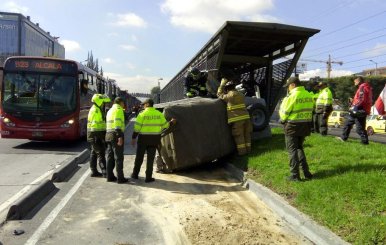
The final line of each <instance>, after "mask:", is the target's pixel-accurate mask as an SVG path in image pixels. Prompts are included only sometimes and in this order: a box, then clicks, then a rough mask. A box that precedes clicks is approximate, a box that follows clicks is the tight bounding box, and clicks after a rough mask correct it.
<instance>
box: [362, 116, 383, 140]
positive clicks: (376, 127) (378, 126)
mask: <svg viewBox="0 0 386 245" xmlns="http://www.w3.org/2000/svg"><path fill="white" fill-rule="evenodd" d="M366 130H367V134H368V135H373V134H375V133H377V134H382V133H383V134H384V133H386V116H379V115H370V116H368V117H367V121H366Z"/></svg>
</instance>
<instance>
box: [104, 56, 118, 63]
mask: <svg viewBox="0 0 386 245" xmlns="http://www.w3.org/2000/svg"><path fill="white" fill-rule="evenodd" d="M102 62H103V63H106V64H113V63H115V60H114V59H112V58H109V57H107V58H103V59H102Z"/></svg>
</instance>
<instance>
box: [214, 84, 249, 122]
mask: <svg viewBox="0 0 386 245" xmlns="http://www.w3.org/2000/svg"><path fill="white" fill-rule="evenodd" d="M224 81H226V80H225V79H224V80H223V81H222V82H221V84H220V87H219V88H218V90H217V96H218V97H219V98H220V99H222V100H224V101H225V102H226V103H227V115H228V123H229V124H230V123H233V122H237V121H241V120H249V118H250V116H249V113H248V111H247V108H246V107H245V101H244V100H245V97H244V95H243V94H242V93H240V92H239V91H237V90H235V89H233V90H230V91H228V93H226V94H225V93H224V85H225V82H224Z"/></svg>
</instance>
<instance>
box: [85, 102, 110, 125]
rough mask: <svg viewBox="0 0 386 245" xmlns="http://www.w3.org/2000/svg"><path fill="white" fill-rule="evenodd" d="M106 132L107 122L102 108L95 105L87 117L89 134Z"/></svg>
mask: <svg viewBox="0 0 386 245" xmlns="http://www.w3.org/2000/svg"><path fill="white" fill-rule="evenodd" d="M97 131H106V122H105V120H104V118H103V113H102V110H101V108H99V107H98V106H97V105H95V104H94V105H93V106H91V108H90V111H89V112H88V117H87V132H97Z"/></svg>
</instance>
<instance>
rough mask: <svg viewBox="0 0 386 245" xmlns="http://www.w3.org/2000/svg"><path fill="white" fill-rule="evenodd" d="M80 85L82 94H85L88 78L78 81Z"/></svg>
mask: <svg viewBox="0 0 386 245" xmlns="http://www.w3.org/2000/svg"><path fill="white" fill-rule="evenodd" d="M80 85H81V87H80V92H81V93H82V94H87V92H88V80H86V79H82V80H81V82H80Z"/></svg>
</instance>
